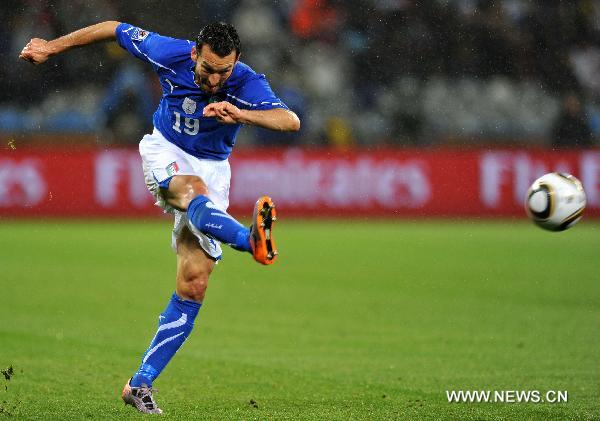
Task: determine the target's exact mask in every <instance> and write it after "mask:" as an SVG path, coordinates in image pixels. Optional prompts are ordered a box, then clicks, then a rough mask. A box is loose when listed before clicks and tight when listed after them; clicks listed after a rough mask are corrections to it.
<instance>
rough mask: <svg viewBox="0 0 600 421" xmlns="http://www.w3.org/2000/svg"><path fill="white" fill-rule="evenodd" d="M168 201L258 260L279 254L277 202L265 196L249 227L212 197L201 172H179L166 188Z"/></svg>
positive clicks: (206, 230)
mask: <svg viewBox="0 0 600 421" xmlns="http://www.w3.org/2000/svg"><path fill="white" fill-rule="evenodd" d="M163 195H164V197H165V199H166V200H167V202H168V203H169V204H170V205H171V206H173V207H176V208H178V209H180V210H184V211H187V217H188V220H189V221H190V222H191V224H192V225H193V226H194V227H195V229H197V230H198V231H200V232H202V233H204V234H207V235H209V236H211V237H213V238H216V239H217V240H219V241H221V242H223V243H226V244H229V245H230V246H232V247H233V248H234V249H236V250H240V251H248V252H250V253H252V255H253V257H254V260H256V261H257V262H259V263H262V264H264V265H269V264H272V263H273V262H274V261H275V258H276V257H277V250H276V249H275V242H274V240H273V225H274V222H275V220H276V216H275V205H274V204H273V201H272V200H271V198H270V197H268V196H263V197H261V198H260V199H258V201H257V202H256V205H255V207H254V217H253V225H252V227H251V228H246V227H244V226H243V225H242V224H240V223H239V222H238V221H236V220H235V219H234V218H233V217H232V216H231V215H229V214H228V213H227V212H225V211H224V210H221V209H220V208H219V207H217V206H216V205H215V204H214V203H213V202H212V201H211V200H210V199H209V198H208V188H207V186H206V184H205V183H204V181H202V179H201V178H200V177H197V176H189V175H177V176H174V177H173V178H172V179H171V180H170V181H169V183H168V189H167V190H163Z"/></svg>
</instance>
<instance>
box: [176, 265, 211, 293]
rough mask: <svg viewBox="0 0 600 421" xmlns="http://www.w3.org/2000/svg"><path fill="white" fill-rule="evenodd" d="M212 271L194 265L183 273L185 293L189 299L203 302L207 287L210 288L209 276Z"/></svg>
mask: <svg viewBox="0 0 600 421" xmlns="http://www.w3.org/2000/svg"><path fill="white" fill-rule="evenodd" d="M209 276H210V271H209V270H207V269H206V268H203V267H200V266H195V265H192V266H190V267H188V268H186V271H185V273H183V282H182V284H183V285H184V289H185V295H186V298H187V299H190V300H192V301H196V302H202V301H203V300H204V295H205V294H206V289H207V288H208V278H209Z"/></svg>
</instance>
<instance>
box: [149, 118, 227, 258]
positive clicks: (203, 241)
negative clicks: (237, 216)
mask: <svg viewBox="0 0 600 421" xmlns="http://www.w3.org/2000/svg"><path fill="white" fill-rule="evenodd" d="M140 155H141V156H142V165H143V169H144V178H145V180H146V186H147V187H148V190H150V193H152V195H153V196H154V197H155V198H156V205H157V206H159V207H161V208H162V209H164V211H165V212H168V213H172V214H173V215H174V216H175V225H174V227H173V235H172V238H171V247H172V248H173V250H175V251H177V237H178V236H179V233H180V232H181V230H182V229H183V227H185V226H186V225H187V226H188V228H189V229H190V231H192V233H193V234H194V235H195V236H196V237H197V238H198V242H199V244H200V247H202V248H203V249H204V251H205V252H206V253H207V254H208V255H209V256H211V257H212V258H213V259H216V260H218V259H220V258H221V253H222V252H221V245H220V243H219V242H218V241H217V240H215V239H214V238H212V237H209V236H207V235H205V234H202V233H201V232H200V231H198V230H197V229H196V227H194V226H193V225H192V224H191V223H190V222H189V221H188V218H187V213H186V212H181V211H179V210H177V209H175V208H173V207H171V206H169V205H168V204H167V203H166V202H165V200H164V198H163V197H162V195H161V193H160V187H159V183H161V182H164V181H165V180H167V179H169V178H170V177H172V176H174V175H196V176H198V177H200V178H201V179H202V181H204V183H205V184H206V185H207V186H208V198H209V199H210V200H212V202H213V203H214V204H215V205H216V206H217V207H218V208H219V209H221V210H223V211H226V210H227V207H229V183H230V181H231V168H230V167H229V161H228V160H224V161H213V160H210V159H199V158H196V157H194V156H192V155H190V154H188V153H187V152H184V151H183V150H181V149H180V148H179V147H177V146H176V145H174V144H173V143H171V142H169V141H168V140H167V139H165V137H164V136H163V135H162V133H160V132H159V131H158V130H156V128H155V129H154V131H153V132H152V134H147V135H145V136H144V137H143V138H142V140H141V141H140Z"/></svg>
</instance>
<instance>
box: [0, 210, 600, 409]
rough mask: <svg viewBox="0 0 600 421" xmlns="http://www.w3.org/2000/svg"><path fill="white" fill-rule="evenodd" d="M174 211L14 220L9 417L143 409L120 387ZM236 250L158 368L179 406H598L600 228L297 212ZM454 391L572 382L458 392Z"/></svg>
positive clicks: (4, 232)
mask: <svg viewBox="0 0 600 421" xmlns="http://www.w3.org/2000/svg"><path fill="white" fill-rule="evenodd" d="M169 241H170V222H168V221H158V222H156V221H152V222H107V221H105V222H83V221H82V222H76V223H69V222H65V221H50V222H47V223H31V222H15V221H6V220H3V221H1V223H0V251H1V253H0V297H1V305H0V368H2V369H6V368H8V367H9V366H12V367H13V369H14V375H13V376H12V378H11V380H5V378H4V377H1V376H0V386H1V388H0V417H1V416H7V417H11V416H12V417H14V418H15V419H61V420H62V419H86V418H92V419H123V418H139V419H141V418H142V416H141V415H139V414H137V413H136V412H135V411H134V410H133V409H132V408H131V407H124V406H123V404H122V402H121V400H120V397H119V394H120V390H121V388H122V385H123V383H124V382H125V380H126V379H127V378H128V376H130V375H131V374H132V373H133V372H134V371H135V369H136V368H137V366H138V364H139V361H140V357H141V354H142V353H143V351H144V350H145V348H146V347H147V345H148V343H149V341H150V339H151V338H152V336H153V335H154V332H155V329H156V323H157V318H158V314H159V313H160V312H161V311H162V310H163V308H164V306H165V305H166V303H167V301H168V299H169V296H170V294H171V293H172V291H173V288H174V280H173V279H174V267H175V265H174V263H175V257H174V254H173V253H172V252H171V250H170V248H169ZM278 246H279V249H280V251H281V256H280V259H279V261H278V262H277V264H276V265H274V266H273V267H266V268H265V267H261V266H259V265H256V264H254V263H253V261H252V259H251V257H250V256H248V255H242V254H238V253H236V252H235V251H233V250H230V249H227V250H225V258H224V260H223V262H222V263H221V264H220V265H219V266H218V267H217V269H216V270H215V272H214V275H213V277H212V278H211V284H210V287H209V290H208V295H207V300H206V301H205V305H204V307H203V308H202V310H201V312H200V315H199V318H198V319H197V321H196V328H195V330H194V333H193V334H192V336H191V337H190V339H189V340H188V342H187V343H186V344H185V346H184V347H183V348H182V349H181V351H180V352H179V353H178V354H177V356H176V357H175V359H174V360H173V362H172V363H171V364H170V365H169V366H168V367H167V369H166V370H165V371H164V372H163V374H162V376H161V377H160V378H159V379H158V380H157V382H156V383H155V386H156V387H157V388H158V389H159V393H158V394H157V401H158V403H159V404H160V406H161V407H162V408H163V410H164V411H165V414H166V417H167V418H170V419H215V420H224V419H236V420H237V419H243V420H251V419H261V420H262V419H277V420H278V419H293V420H297V419H313V420H323V419H338V420H346V419H478V420H482V419H486V420H489V419H567V418H568V419H598V417H599V415H598V414H600V335H599V332H600V253H599V252H600V225H599V224H597V223H594V222H592V221H590V220H584V221H583V222H582V223H580V224H579V225H578V226H576V227H574V228H573V229H572V230H570V231H567V232H564V233H558V234H557V233H547V232H543V231H542V230H540V229H538V228H536V227H534V226H533V225H530V224H528V223H521V222H519V223H517V222H512V221H504V222H491V221H479V222H475V221H425V222H415V221H404V222H393V221H390V222H382V223H367V222H365V221H358V220H355V221H348V222H331V221H329V222H327V221H325V222H316V221H312V222H300V221H285V220H283V221H281V222H280V225H279V227H278ZM447 390H492V391H496V390H497V391H504V390H522V391H527V390H539V391H541V392H544V393H545V392H546V391H548V390H556V391H567V392H568V402H566V403H560V404H548V403H510V404H506V403H449V402H448V400H447V398H446V391H447Z"/></svg>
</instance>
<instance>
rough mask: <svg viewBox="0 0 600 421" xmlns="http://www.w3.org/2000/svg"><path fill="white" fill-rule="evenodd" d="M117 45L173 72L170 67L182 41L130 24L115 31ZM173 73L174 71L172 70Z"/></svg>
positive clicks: (141, 58)
mask: <svg viewBox="0 0 600 421" xmlns="http://www.w3.org/2000/svg"><path fill="white" fill-rule="evenodd" d="M115 35H116V37H117V43H118V44H119V45H120V46H121V47H122V48H124V49H125V50H127V51H128V52H129V53H131V54H132V55H134V56H135V57H137V58H139V59H140V60H143V61H145V62H147V63H151V64H152V65H154V66H156V67H159V68H164V69H167V70H171V69H170V67H169V65H170V64H171V61H172V60H173V58H174V53H176V52H178V50H180V48H178V47H179V45H178V44H180V43H181V42H182V41H181V40H176V39H173V38H169V37H165V36H162V35H159V34H157V33H156V32H150V31H146V30H145V29H142V28H138V27H136V26H133V25H130V24H128V23H121V24H119V25H118V26H117V29H116V30H115ZM171 71H172V70H171Z"/></svg>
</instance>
